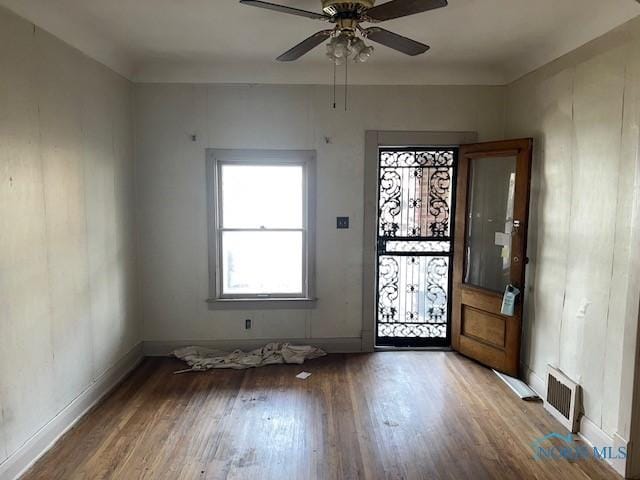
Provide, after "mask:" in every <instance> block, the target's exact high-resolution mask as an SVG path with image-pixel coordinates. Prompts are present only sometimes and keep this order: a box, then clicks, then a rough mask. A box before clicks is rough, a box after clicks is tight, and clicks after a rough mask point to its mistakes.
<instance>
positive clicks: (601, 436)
mask: <svg viewBox="0 0 640 480" xmlns="http://www.w3.org/2000/svg"><path fill="white" fill-rule="evenodd" d="M578 436H579V437H580V438H581V439H582V440H583V441H584V442H585V443H587V444H588V445H589V446H591V447H593V446H596V447H598V448H602V447H606V446H611V447H613V449H614V450H615V449H617V448H618V447H627V451H628V447H629V442H627V441H626V440H624V439H623V438H622V437H621V436H620V435H618V434H614V436H613V437H612V436H610V435H609V434H607V433H606V432H605V431H604V430H602V429H601V428H600V427H599V426H598V425H596V424H595V423H594V422H593V420H591V419H590V418H589V417H586V416H584V415H583V416H582V418H581V419H580V432H579V433H578ZM607 463H608V464H609V465H611V466H612V467H613V469H614V470H615V471H616V472H618V473H619V474H620V475H622V476H623V477H625V474H626V471H627V462H626V460H624V459H607Z"/></svg>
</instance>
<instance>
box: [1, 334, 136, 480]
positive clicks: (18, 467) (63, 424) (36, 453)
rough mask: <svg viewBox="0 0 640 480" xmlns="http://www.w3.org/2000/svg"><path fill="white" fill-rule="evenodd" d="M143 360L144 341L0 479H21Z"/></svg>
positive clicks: (14, 457)
mask: <svg viewBox="0 0 640 480" xmlns="http://www.w3.org/2000/svg"><path fill="white" fill-rule="evenodd" d="M142 358H143V353H142V342H141V343H139V344H137V345H136V346H135V347H133V348H132V349H131V350H130V351H129V352H128V353H127V354H126V355H125V356H124V357H122V358H121V359H120V360H119V361H118V362H116V364H115V365H114V366H113V367H111V368H110V369H109V370H107V371H106V372H104V373H103V374H102V375H100V376H99V377H98V378H97V379H96V380H95V381H94V382H93V383H92V384H91V385H90V386H89V387H87V388H86V389H85V390H84V391H83V392H82V393H81V394H80V395H78V396H77V397H76V398H75V399H74V400H73V401H72V402H71V403H70V404H69V405H67V406H66V407H65V408H64V409H62V411H60V413H58V414H57V415H56V416H55V417H53V418H52V419H51V420H50V421H49V422H48V423H47V424H46V425H44V426H43V427H42V428H41V429H40V430H38V431H37V432H36V433H35V434H34V435H33V436H32V437H31V438H29V440H27V441H26V442H25V443H24V444H23V445H22V446H21V447H20V448H19V449H18V450H17V451H15V452H14V453H13V454H11V456H9V458H7V459H6V460H5V461H4V462H3V463H1V464H0V479H2V480H10V479H15V478H18V477H20V475H22V474H23V473H24V472H25V471H26V470H27V469H29V468H30V467H31V466H32V465H33V464H34V463H35V462H36V461H37V460H38V459H39V458H40V457H41V456H42V455H44V454H45V453H46V451H47V450H49V449H50V448H51V447H52V446H53V444H54V443H55V442H56V441H57V440H58V439H59V438H60V437H61V436H62V435H64V434H65V433H66V432H67V431H68V430H69V429H70V428H71V427H73V425H75V423H76V422H77V421H78V420H80V419H81V418H82V417H83V416H84V415H85V414H86V413H87V412H88V411H89V410H91V408H92V407H93V406H94V405H95V404H96V403H98V402H99V401H100V400H101V399H102V398H103V397H104V396H105V395H106V394H107V393H109V392H110V391H111V390H112V389H113V388H114V387H115V386H117V385H118V384H119V383H120V381H121V380H122V379H123V378H124V377H125V376H126V375H127V374H128V373H129V372H131V370H133V369H134V368H135V367H136V366H138V364H139V363H140V362H141V361H142Z"/></svg>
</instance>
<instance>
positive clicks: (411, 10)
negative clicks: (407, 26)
mask: <svg viewBox="0 0 640 480" xmlns="http://www.w3.org/2000/svg"><path fill="white" fill-rule="evenodd" d="M447 5H448V3H447V0H391V1H390V2H387V3H383V4H382V5H377V6H375V7H373V8H370V9H369V10H367V12H366V16H367V17H368V18H370V19H371V20H374V21H378V22H383V21H385V20H391V19H393V18H399V17H406V16H407V15H414V14H416V13H422V12H426V11H428V10H435V9H436V8H442V7H446V6H447Z"/></svg>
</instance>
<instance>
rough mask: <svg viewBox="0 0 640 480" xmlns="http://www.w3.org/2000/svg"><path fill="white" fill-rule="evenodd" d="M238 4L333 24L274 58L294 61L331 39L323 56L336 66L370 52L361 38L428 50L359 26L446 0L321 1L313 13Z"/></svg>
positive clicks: (251, 0)
mask: <svg viewBox="0 0 640 480" xmlns="http://www.w3.org/2000/svg"><path fill="white" fill-rule="evenodd" d="M240 3H242V4H244V5H249V6H252V7H259V8H265V9H267V10H273V11H276V12H281V13H288V14H291V15H297V16H300V17H306V18H311V19H313V20H322V21H325V22H329V23H333V24H335V26H334V27H333V28H331V29H327V30H321V31H319V32H318V33H315V34H313V35H311V36H310V37H309V38H307V39H305V40H303V41H302V42H300V43H299V44H298V45H296V46H295V47H293V48H291V49H290V50H287V51H286V52H285V53H283V54H282V55H280V56H279V57H278V60H279V61H281V62H291V61H294V60H297V59H299V58H300V57H302V56H303V55H305V54H306V53H308V52H310V51H311V50H313V49H314V48H315V47H317V46H318V45H320V44H321V43H322V42H324V41H325V40H328V39H329V38H331V40H330V42H329V43H328V44H327V56H328V57H329V58H330V59H331V60H332V61H333V62H334V63H335V64H336V65H341V64H343V63H344V62H346V61H347V60H348V59H349V57H351V56H353V60H354V61H356V62H365V61H366V60H367V59H368V58H369V57H370V56H371V54H372V53H373V47H371V46H367V45H366V43H365V42H364V40H365V39H368V40H372V41H374V42H376V43H379V44H381V45H385V46H387V47H389V48H392V49H394V50H397V51H399V52H402V53H404V54H406V55H410V56H415V55H420V54H423V53H425V52H426V51H427V50H429V46H428V45H425V44H424V43H420V42H417V41H415V40H411V39H410V38H407V37H403V36H402V35H398V34H397V33H393V32H390V31H389V30H385V29H384V28H380V27H377V26H373V27H368V28H363V27H362V26H361V25H360V24H361V23H367V22H368V23H378V22H384V21H385V20H391V19H394V18H400V17H406V16H409V15H414V14H416V13H421V12H426V11H428V10H434V9H437V8H442V7H446V6H447V4H448V3H447V0H391V1H388V2H386V3H383V4H381V5H375V6H374V3H375V0H352V1H343V0H322V13H316V12H310V11H307V10H301V9H299V8H293V7H288V6H285V5H277V4H275V3H270V2H263V1H260V0H240Z"/></svg>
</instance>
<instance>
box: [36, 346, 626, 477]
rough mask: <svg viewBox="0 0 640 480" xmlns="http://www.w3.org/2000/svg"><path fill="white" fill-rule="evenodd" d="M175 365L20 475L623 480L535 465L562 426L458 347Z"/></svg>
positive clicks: (142, 370)
mask: <svg viewBox="0 0 640 480" xmlns="http://www.w3.org/2000/svg"><path fill="white" fill-rule="evenodd" d="M180 368H183V364H182V363H180V362H179V361H177V360H174V359H147V360H145V361H144V363H143V364H142V365H141V366H140V367H139V368H138V369H137V370H136V371H135V372H133V373H132V375H130V376H129V377H128V378H127V379H126V380H125V381H124V382H123V383H122V384H121V385H120V386H119V387H118V388H117V389H116V390H115V391H114V392H113V393H112V394H111V395H110V396H109V397H108V398H106V399H105V400H104V401H103V402H102V403H101V404H99V405H98V406H97V407H96V408H95V409H94V410H93V411H92V412H91V413H90V414H89V415H88V416H87V417H85V418H84V419H83V420H81V421H80V422H79V423H78V424H77V426H76V427H74V428H73V429H72V430H70V431H69V432H68V433H67V434H66V435H65V436H64V437H63V438H62V440H61V441H60V442H58V443H57V444H56V446H55V447H54V448H53V449H52V450H50V451H49V452H48V453H47V455H45V456H44V457H43V458H42V459H41V460H40V461H39V462H38V463H37V464H36V465H35V466H34V467H33V468H32V469H31V470H30V471H29V472H27V474H26V475H25V476H24V478H25V479H47V480H49V479H79V478H87V479H89V478H90V479H101V478H113V479H127V480H128V479H139V478H148V479H278V480H281V479H352V478H354V479H355V478H367V479H467V478H468V479H474V480H476V479H484V478H491V479H502V478H504V479H528V478H536V479H550V480H557V479H571V478H579V479H587V478H591V479H615V478H619V477H618V476H617V475H616V474H615V473H614V471H613V470H612V469H610V468H609V467H608V466H607V465H606V464H605V463H604V462H602V461H597V460H580V461H574V462H569V461H566V460H535V459H534V458H533V450H532V448H531V442H533V441H534V440H535V439H536V438H538V437H541V436H543V435H546V434H548V433H550V432H554V431H556V432H563V430H562V427H560V425H559V424H558V423H557V422H556V421H555V420H553V419H552V418H551V417H550V416H549V415H547V414H546V413H545V412H544V411H543V408H542V406H541V404H539V403H526V402H523V401H521V400H519V399H517V398H516V397H515V396H514V395H513V394H512V393H511V391H510V390H509V389H508V388H507V387H506V386H505V385H504V384H503V383H502V382H500V381H499V380H498V379H497V377H496V376H495V375H494V374H493V373H492V372H491V371H490V370H488V369H485V368H483V367H481V366H479V365H477V364H475V363H473V362H472V361H470V360H467V359H465V358H463V357H461V356H459V355H457V354H455V353H449V352H381V353H375V354H359V355H330V356H328V357H325V358H321V359H317V360H313V361H311V362H308V363H307V364H305V365H304V366H297V365H282V366H270V367H265V368H260V369H252V370H245V371H233V370H217V371H213V372H203V373H186V374H181V375H174V374H173V373H172V372H173V371H174V370H177V369H180ZM303 369H304V370H306V371H309V372H312V374H313V375H312V376H311V377H309V378H308V379H307V380H299V379H297V378H295V375H296V374H297V373H298V372H300V371H301V370H303Z"/></svg>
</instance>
